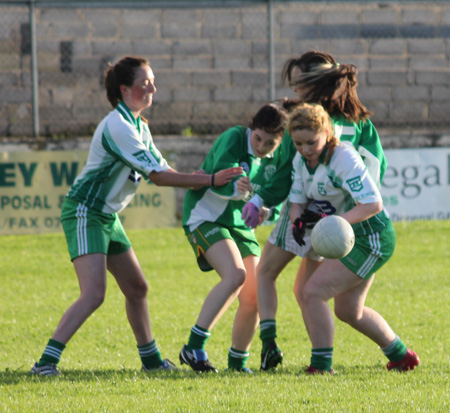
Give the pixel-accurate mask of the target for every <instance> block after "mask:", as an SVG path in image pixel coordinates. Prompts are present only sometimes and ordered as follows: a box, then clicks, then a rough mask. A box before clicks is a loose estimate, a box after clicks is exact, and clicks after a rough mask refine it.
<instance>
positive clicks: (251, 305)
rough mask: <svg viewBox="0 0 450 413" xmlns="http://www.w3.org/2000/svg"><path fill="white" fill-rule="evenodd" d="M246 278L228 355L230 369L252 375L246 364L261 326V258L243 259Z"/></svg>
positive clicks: (252, 256)
mask: <svg viewBox="0 0 450 413" xmlns="http://www.w3.org/2000/svg"><path fill="white" fill-rule="evenodd" d="M243 261H244V265H245V270H246V278H245V283H244V286H243V287H242V289H241V291H240V293H239V296H238V300H239V307H238V309H237V311H236V315H235V318H234V323H233V331H232V343H231V348H230V350H229V354H228V368H229V369H232V370H237V371H243V372H246V373H251V370H249V369H248V368H247V367H246V366H245V364H246V361H247V359H248V357H249V350H250V346H251V343H252V340H253V336H254V335H255V331H256V329H257V327H258V324H259V315H258V306H257V300H256V267H257V265H258V262H259V257H257V256H255V255H249V256H247V257H245V258H244V259H243Z"/></svg>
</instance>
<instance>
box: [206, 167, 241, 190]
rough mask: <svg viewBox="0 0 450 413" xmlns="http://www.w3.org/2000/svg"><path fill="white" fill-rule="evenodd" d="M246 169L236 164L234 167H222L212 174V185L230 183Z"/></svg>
mask: <svg viewBox="0 0 450 413" xmlns="http://www.w3.org/2000/svg"><path fill="white" fill-rule="evenodd" d="M243 171H244V170H243V169H242V167H241V166H235V167H233V168H227V169H222V170H221V171H219V172H216V173H214V174H212V175H211V186H212V187H215V186H223V185H226V184H228V183H230V182H231V181H232V180H233V178H234V177H236V176H239V175H242V172H243Z"/></svg>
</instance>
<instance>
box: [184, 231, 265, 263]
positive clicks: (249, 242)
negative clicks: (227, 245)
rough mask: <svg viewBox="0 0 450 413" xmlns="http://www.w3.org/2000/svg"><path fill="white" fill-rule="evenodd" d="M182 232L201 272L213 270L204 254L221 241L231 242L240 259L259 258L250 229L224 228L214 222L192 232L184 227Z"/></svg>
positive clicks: (258, 247) (259, 253)
mask: <svg viewBox="0 0 450 413" xmlns="http://www.w3.org/2000/svg"><path fill="white" fill-rule="evenodd" d="M184 230H185V233H186V236H187V239H188V241H189V244H191V247H192V249H193V250H194V254H195V256H196V257H197V263H198V265H199V267H200V269H201V270H202V271H210V270H212V269H213V268H212V267H211V266H210V265H209V263H208V262H207V261H206V259H205V257H204V254H205V253H206V251H208V249H209V248H210V247H211V245H213V244H215V243H216V242H218V241H221V240H223V239H231V240H233V241H234V242H235V243H236V245H237V247H238V249H239V252H240V253H241V256H242V258H245V257H248V256H249V255H256V256H257V257H260V256H261V248H260V246H259V244H258V241H257V240H256V237H255V234H254V233H253V232H252V231H251V230H250V229H239V228H233V227H225V226H223V225H220V224H217V223H215V222H204V223H203V224H201V225H199V226H198V227H197V228H196V229H195V230H194V231H192V232H189V229H188V227H184Z"/></svg>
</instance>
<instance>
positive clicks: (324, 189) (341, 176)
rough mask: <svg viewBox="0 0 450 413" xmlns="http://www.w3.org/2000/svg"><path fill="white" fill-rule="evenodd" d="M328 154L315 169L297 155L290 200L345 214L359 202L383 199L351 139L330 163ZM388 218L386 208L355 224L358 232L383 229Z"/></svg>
mask: <svg viewBox="0 0 450 413" xmlns="http://www.w3.org/2000/svg"><path fill="white" fill-rule="evenodd" d="M324 155H325V154H323V155H322V157H321V158H320V161H319V164H318V165H317V166H316V167H315V168H313V169H311V168H309V167H308V165H307V163H306V159H305V158H304V157H303V156H301V155H300V153H297V154H296V155H295V157H294V160H293V167H294V179H293V183H292V187H291V191H290V194H289V200H290V202H292V203H297V204H310V205H309V206H308V209H311V210H317V211H320V212H322V213H325V214H327V215H332V214H337V215H341V214H343V213H344V212H347V211H349V210H350V209H352V208H353V207H354V206H356V204H357V203H361V204H368V203H373V202H382V197H381V193H380V191H379V189H378V186H377V183H376V182H375V181H374V180H373V178H372V176H371V174H370V173H369V172H368V169H367V167H366V165H365V164H364V162H363V160H362V158H361V156H360V154H359V153H358V152H357V151H356V150H355V149H354V148H353V146H352V144H351V142H342V144H341V145H338V146H337V147H336V148H335V151H334V153H333V155H332V157H331V159H330V162H329V163H328V164H324V163H323V158H324ZM388 220H389V218H388V213H387V211H386V210H383V211H382V212H380V213H379V214H377V215H375V216H374V217H371V218H369V219H368V220H366V221H363V222H362V223H359V224H354V225H352V226H353V229H354V230H355V234H356V235H367V234H369V233H373V232H379V231H382V230H383V229H384V228H385V224H386V222H387V221H388Z"/></svg>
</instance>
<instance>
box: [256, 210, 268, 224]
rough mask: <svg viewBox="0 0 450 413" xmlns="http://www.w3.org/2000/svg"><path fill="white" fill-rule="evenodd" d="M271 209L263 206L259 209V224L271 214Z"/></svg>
mask: <svg viewBox="0 0 450 413" xmlns="http://www.w3.org/2000/svg"><path fill="white" fill-rule="evenodd" d="M269 213H270V209H269V208H266V207H265V206H263V207H262V208H261V210H260V211H259V222H258V225H261V224H262V223H263V222H264V221H265V220H266V219H267V217H268V216H269Z"/></svg>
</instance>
